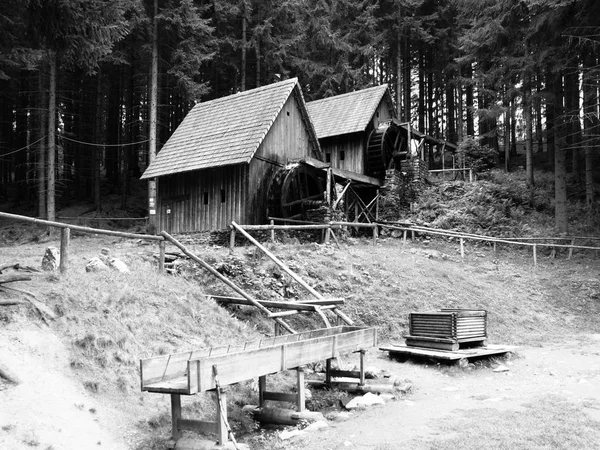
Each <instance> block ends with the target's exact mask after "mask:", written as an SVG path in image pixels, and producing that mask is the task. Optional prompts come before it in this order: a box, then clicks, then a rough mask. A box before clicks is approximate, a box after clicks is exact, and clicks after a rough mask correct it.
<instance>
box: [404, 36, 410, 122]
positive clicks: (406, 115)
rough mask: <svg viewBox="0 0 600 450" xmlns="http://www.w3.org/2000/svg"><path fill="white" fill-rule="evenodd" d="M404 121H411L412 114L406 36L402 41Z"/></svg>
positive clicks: (408, 53)
mask: <svg viewBox="0 0 600 450" xmlns="http://www.w3.org/2000/svg"><path fill="white" fill-rule="evenodd" d="M403 66H404V83H403V84H404V120H405V121H406V122H411V121H412V112H411V104H410V100H411V99H410V92H411V87H412V86H411V85H412V83H411V79H410V38H409V37H408V36H406V39H405V40H404V62H403Z"/></svg>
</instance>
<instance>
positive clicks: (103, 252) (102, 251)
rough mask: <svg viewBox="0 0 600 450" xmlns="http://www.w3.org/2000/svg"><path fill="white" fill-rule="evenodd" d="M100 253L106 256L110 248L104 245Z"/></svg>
mask: <svg viewBox="0 0 600 450" xmlns="http://www.w3.org/2000/svg"><path fill="white" fill-rule="evenodd" d="M100 254H101V255H105V256H108V255H109V254H110V250H109V249H108V248H106V247H103V248H102V250H100Z"/></svg>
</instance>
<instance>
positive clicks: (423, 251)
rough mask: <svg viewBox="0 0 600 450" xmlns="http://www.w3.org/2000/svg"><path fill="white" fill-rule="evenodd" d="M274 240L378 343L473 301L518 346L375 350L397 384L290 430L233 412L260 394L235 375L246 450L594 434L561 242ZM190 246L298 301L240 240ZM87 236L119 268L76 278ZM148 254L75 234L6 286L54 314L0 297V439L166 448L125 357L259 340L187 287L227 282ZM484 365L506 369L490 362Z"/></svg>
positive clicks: (587, 370)
mask: <svg viewBox="0 0 600 450" xmlns="http://www.w3.org/2000/svg"><path fill="white" fill-rule="evenodd" d="M11 236H14V234H13V235H11ZM285 241H286V242H287V243H285V244H284V243H277V244H270V245H269V248H270V249H271V250H272V251H273V252H274V253H276V254H277V255H278V256H279V257H280V258H282V259H283V260H284V261H285V262H286V263H287V264H288V265H290V266H291V267H292V268H293V269H294V270H295V271H296V272H297V273H299V274H300V275H301V276H302V277H303V278H305V279H306V280H307V281H308V282H309V283H310V284H311V285H313V286H315V287H316V289H317V290H319V291H320V292H322V293H323V294H324V295H326V296H331V297H344V298H345V299H346V305H345V306H344V308H343V310H344V311H345V312H346V313H347V314H348V315H350V316H351V317H352V318H353V319H354V320H355V321H356V323H357V324H358V325H364V326H376V327H377V328H378V333H379V337H380V343H381V344H384V343H399V342H402V334H403V333H404V332H406V331H407V326H406V324H407V314H408V313H409V312H411V311H426V310H432V309H437V308H441V307H464V308H480V309H485V310H487V311H488V313H489V328H488V331H489V334H490V339H489V341H490V343H494V344H511V345H517V346H518V349H517V350H516V353H515V355H514V356H513V357H512V358H510V359H508V360H502V359H489V360H486V361H485V362H483V363H478V364H475V365H471V366H467V367H465V368H460V367H456V366H445V365H439V364H436V363H432V362H431V361H410V360H409V361H407V362H403V363H401V362H398V361H395V360H392V359H389V358H388V357H387V355H386V354H384V353H382V352H380V351H378V350H377V349H373V350H372V351H370V352H369V353H368V356H367V365H368V366H374V367H375V368H376V369H377V370H378V371H381V370H385V371H387V372H388V373H389V374H391V375H392V376H396V377H399V378H402V379H404V380H408V381H409V382H410V383H411V384H412V386H413V390H412V392H411V393H409V394H407V395H405V396H400V397H399V398H398V399H397V400H396V401H390V402H388V403H387V404H386V405H383V406H377V407H373V408H372V409H368V410H365V411H356V412H352V413H351V414H350V416H349V417H347V418H346V419H345V420H340V419H339V417H340V416H339V414H338V415H336V417H337V419H335V420H330V421H329V425H330V426H329V427H327V428H325V429H322V430H318V431H314V432H305V433H302V434H300V435H299V436H297V437H294V438H292V439H290V440H282V438H281V434H280V430H257V429H256V428H255V426H254V425H253V424H251V425H248V422H247V421H244V420H243V419H242V418H241V413H240V407H241V406H242V405H244V404H256V401H257V399H256V396H257V394H256V392H255V391H254V386H253V384H252V383H250V382H249V383H246V384H244V383H242V384H241V385H240V386H237V387H234V388H233V389H232V393H231V394H230V395H229V400H230V402H229V408H230V411H231V421H232V426H233V428H234V431H235V433H236V435H237V436H238V439H239V441H241V442H246V443H248V444H249V445H250V447H251V448H252V449H339V448H357V449H377V450H387V449H404V448H411V449H446V448H447V449H450V448H456V447H457V446H460V448H467V449H470V448H472V449H475V448H481V447H482V445H483V446H485V447H486V448H490V449H501V448H511V449H513V448H517V449H547V448H553V449H554V448H564V449H567V448H583V449H593V448H598V447H599V446H600V431H598V430H600V426H599V425H600V358H598V356H600V350H599V347H598V345H599V343H600V320H599V319H598V317H600V316H599V313H600V281H599V280H600V264H598V259H597V258H598V255H597V254H593V253H583V252H576V253H575V254H574V256H573V258H572V259H571V260H570V261H567V260H566V259H565V256H566V255H564V254H562V253H559V254H558V255H557V256H556V257H555V258H553V257H550V255H549V254H546V255H540V257H539V261H538V263H539V264H538V267H537V268H534V267H533V265H532V259H531V255H530V254H528V253H526V252H525V251H519V250H509V249H501V251H500V253H499V255H495V254H494V253H493V251H492V250H491V248H489V247H485V246H472V247H469V246H467V253H466V256H465V259H464V260H462V259H461V258H460V253H459V248H458V244H457V243H456V242H452V241H450V242H449V241H446V240H428V239H420V240H417V241H414V242H410V241H409V242H408V243H407V244H406V245H403V244H402V241H401V240H400V239H395V238H393V237H391V236H387V237H384V238H382V239H380V240H379V242H378V244H377V245H373V244H372V243H371V241H370V239H367V238H364V239H362V238H350V237H349V238H345V239H343V240H342V242H341V245H340V246H339V247H338V246H335V245H320V244H317V243H315V242H312V243H309V242H304V243H300V242H298V241H297V239H295V238H291V239H285ZM50 245H54V246H58V242H57V241H56V240H51V239H49V238H47V237H43V236H42V237H38V238H37V242H32V241H31V240H28V242H25V243H19V242H15V241H13V243H12V244H10V245H4V246H2V247H0V261H2V262H19V263H20V264H22V265H30V266H34V267H39V264H40V261H41V258H42V255H43V253H44V250H45V249H46V247H48V246H50ZM188 245H190V247H191V248H192V249H193V251H194V252H195V253H197V254H199V255H201V256H202V257H203V258H204V259H206V260H208V261H210V262H211V263H212V264H214V265H215V266H217V267H219V268H221V270H224V271H226V272H227V273H228V276H230V277H231V278H232V279H233V280H234V281H235V282H236V283H238V284H239V285H240V286H243V287H244V288H245V289H247V290H249V291H251V292H252V293H253V294H254V295H255V296H257V297H262V298H275V297H278V296H284V297H287V298H291V299H293V298H299V297H302V296H303V295H304V294H303V293H302V291H301V289H300V287H298V286H297V285H295V284H294V283H292V282H291V281H290V280H287V279H286V276H282V274H281V272H280V271H279V270H278V269H277V268H276V267H275V266H274V264H273V263H272V262H271V261H270V260H268V259H267V258H265V257H264V256H262V254H260V253H259V252H257V251H256V250H255V249H254V248H251V247H237V248H236V249H235V251H233V252H230V251H229V249H227V248H225V247H221V246H218V245H212V246H206V245H194V243H193V240H191V241H190V242H189V243H188ZM102 248H107V249H109V250H110V252H111V254H112V255H113V256H116V257H118V258H120V259H122V260H123V261H125V262H126V263H127V264H128V265H129V267H130V268H131V273H124V274H121V273H115V272H108V273H86V272H85V269H84V266H85V264H86V262H87V261H88V260H89V259H91V258H92V257H94V256H97V255H98V254H99V253H100V251H101V249H102ZM169 250H173V249H169ZM156 252H157V249H156V248H155V246H150V245H145V244H144V243H142V242H138V241H131V240H121V239H107V238H102V237H98V236H88V237H84V236H77V235H76V236H74V237H73V238H72V243H71V259H70V261H71V268H70V270H69V272H68V273H67V274H63V275H61V274H55V273H50V274H48V273H43V274H41V275H37V276H34V277H33V280H31V281H24V282H19V283H14V284H16V285H17V286H16V287H18V288H21V289H25V290H27V291H30V292H32V293H34V294H35V295H36V296H37V298H38V299H39V300H40V301H42V302H43V303H44V304H45V305H47V306H48V307H49V308H51V309H52V311H53V312H54V313H55V315H56V319H55V320H49V321H48V324H46V323H44V321H43V320H41V318H40V316H39V314H38V313H37V312H36V311H35V310H34V309H33V308H30V307H28V306H26V305H20V306H10V307H0V324H1V326H0V369H2V370H3V372H4V375H7V378H6V377H5V378H4V380H3V381H2V378H0V448H3V449H15V450H18V449H27V448H41V449H44V450H59V449H88V448H89V449H91V448H95V449H97V448H109V449H135V450H141V449H159V448H164V445H165V443H166V442H167V441H168V438H169V427H170V416H169V405H168V399H167V398H166V397H165V398H163V396H161V395H157V394H148V393H142V392H140V389H139V370H138V364H139V363H138V361H139V359H140V358H142V357H146V356H150V355H155V354H161V353H166V352H171V351H175V350H181V351H183V350H188V349H190V348H197V347H206V346H215V345H218V344H222V343H224V342H227V343H239V342H243V341H247V340H253V339H256V338H257V337H260V336H264V335H265V334H272V331H273V330H272V326H271V324H270V323H268V322H266V321H265V320H264V319H262V318H261V317H260V316H258V315H257V314H256V313H255V312H254V310H252V309H250V308H234V309H224V308H221V307H218V306H217V305H215V304H214V302H212V301H209V300H206V299H205V298H204V297H203V296H202V293H215V294H216V293H224V292H227V291H226V290H225V289H224V288H223V287H222V286H221V285H219V284H218V282H217V281H216V280H215V279H213V278H212V277H209V276H208V275H207V274H206V273H203V272H202V271H200V270H198V269H196V268H194V267H193V266H191V265H189V266H188V267H187V268H186V269H185V270H183V271H182V273H181V274H180V275H179V276H171V275H161V274H158V273H157V272H156V269H155V267H156V264H155V259H154V255H155V254H156ZM294 326H295V327H297V328H302V326H304V327H305V328H310V327H315V326H318V324H316V323H315V322H311V321H310V320H305V321H304V322H302V323H300V322H298V323H294ZM347 360H348V362H349V363H352V357H348V358H347ZM499 364H504V365H505V366H506V367H507V368H508V371H505V372H494V368H496V367H497V366H498V365H499ZM11 378H12V379H14V381H15V383H11V382H10V381H9V379H11ZM273 378H274V379H275V381H274V383H275V384H280V385H282V386H284V389H285V386H287V387H288V388H289V387H290V386H291V385H292V383H293V377H292V376H286V375H285V374H284V375H281V376H279V377H273ZM313 395H314V396H315V399H314V400H313V401H312V403H311V402H309V407H311V406H312V407H315V406H320V407H322V408H323V410H324V412H325V413H329V412H331V411H332V410H338V411H339V410H340V405H339V402H338V401H337V400H338V399H339V396H340V395H342V394H341V393H337V392H334V393H325V394H319V393H318V392H315V393H314V394H313ZM319 395H324V396H325V397H327V396H329V397H328V398H324V399H319ZM185 400H186V402H185V403H184V410H185V412H186V414H188V415H193V414H198V413H201V414H205V415H209V416H210V414H211V413H212V411H211V410H210V400H209V399H207V398H203V397H202V396H196V397H193V398H192V399H190V400H189V401H188V399H185ZM327 400H330V402H329V403H327Z"/></svg>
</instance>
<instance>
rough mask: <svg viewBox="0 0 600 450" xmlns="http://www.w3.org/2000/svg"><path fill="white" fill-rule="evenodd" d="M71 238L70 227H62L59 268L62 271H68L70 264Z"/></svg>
mask: <svg viewBox="0 0 600 450" xmlns="http://www.w3.org/2000/svg"><path fill="white" fill-rule="evenodd" d="M70 238H71V229H70V228H61V229H60V264H59V268H60V271H61V272H62V273H66V272H67V266H68V264H69V240H70Z"/></svg>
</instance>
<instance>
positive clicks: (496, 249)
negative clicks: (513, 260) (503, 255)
mask: <svg viewBox="0 0 600 450" xmlns="http://www.w3.org/2000/svg"><path fill="white" fill-rule="evenodd" d="M493 244H494V256H498V247H497V246H496V244H497V242H496V241H494V242H493Z"/></svg>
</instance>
